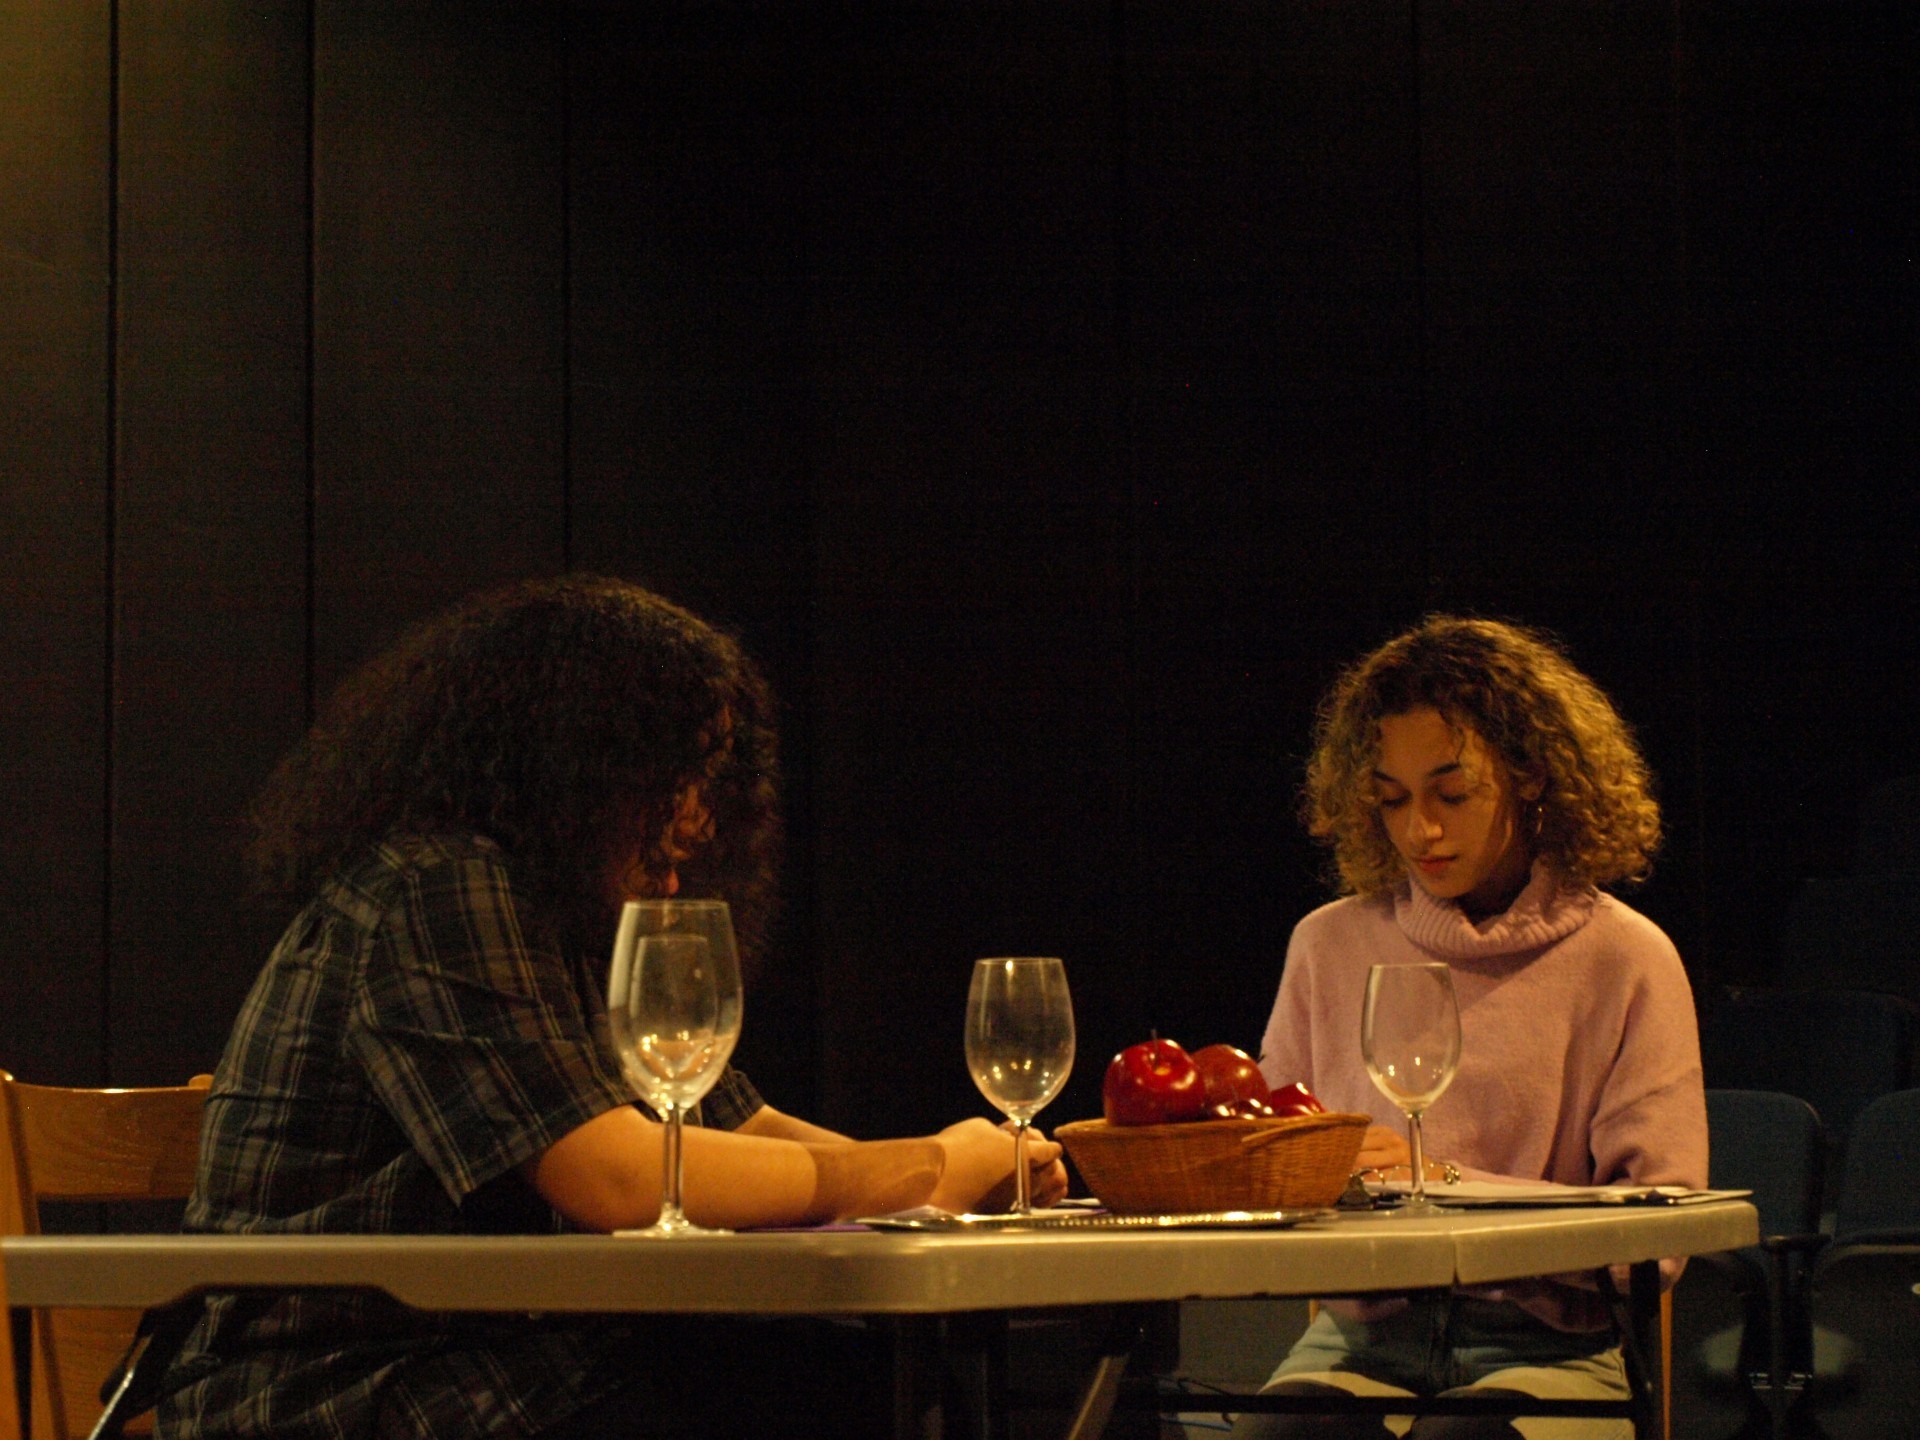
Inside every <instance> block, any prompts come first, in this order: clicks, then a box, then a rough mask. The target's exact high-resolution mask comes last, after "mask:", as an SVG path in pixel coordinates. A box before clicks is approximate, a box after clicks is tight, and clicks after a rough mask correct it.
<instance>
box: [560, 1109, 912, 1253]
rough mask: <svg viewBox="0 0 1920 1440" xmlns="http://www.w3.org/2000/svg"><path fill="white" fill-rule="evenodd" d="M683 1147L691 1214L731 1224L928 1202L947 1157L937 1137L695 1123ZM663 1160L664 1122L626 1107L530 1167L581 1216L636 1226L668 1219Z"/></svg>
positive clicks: (564, 1209) (601, 1223) (596, 1224)
mask: <svg viewBox="0 0 1920 1440" xmlns="http://www.w3.org/2000/svg"><path fill="white" fill-rule="evenodd" d="M808 1128H809V1129H811V1128H813V1127H808ZM821 1133H823V1134H828V1135H831V1134H832V1132H821ZM682 1155H683V1160H682V1170H683V1174H684V1177H685V1180H684V1190H683V1196H682V1205H683V1208H684V1209H685V1210H686V1213H687V1218H688V1219H690V1220H692V1221H693V1222H694V1224H696V1225H714V1226H721V1227H724V1228H727V1229H743V1228H747V1227H752V1226H760V1225H807V1224H819V1223H822V1222H825V1221H829V1220H838V1219H843V1218H845V1217H847V1216H849V1215H857V1214H878V1213H883V1212H885V1211H888V1210H899V1209H906V1208H908V1207H911V1206H914V1205H919V1204H922V1203H923V1202H925V1201H926V1200H927V1198H928V1197H929V1196H930V1195H931V1194H932V1193H933V1191H934V1187H935V1186H936V1185H937V1184H938V1183H939V1180H940V1177H941V1174H942V1172H943V1170H944V1168H945V1163H946V1152H945V1150H944V1149H943V1148H942V1146H941V1145H940V1143H939V1142H937V1141H935V1140H931V1139H924V1140H881V1141H868V1142H855V1141H849V1140H845V1139H843V1138H842V1137H839V1136H833V1143H828V1144H817V1145H816V1144H805V1143H801V1142H799V1141H797V1140H791V1139H785V1138H780V1137H778V1136H775V1135H756V1134H753V1133H752V1132H751V1130H750V1129H749V1130H746V1132H745V1133H742V1132H741V1131H728V1130H709V1129H706V1128H704V1127H701V1126H693V1125H690V1126H688V1127H687V1128H686V1129H685V1131H684V1132H683V1151H682ZM663 1165H664V1156H663V1145H662V1135H661V1128H660V1126H659V1125H658V1124H657V1123H656V1122H654V1121H652V1120H649V1119H647V1118H646V1117H644V1116H643V1115H641V1114H640V1112H639V1111H637V1110H635V1109H633V1108H632V1107H631V1106H625V1105H623V1106H621V1107H619V1108H618V1109H615V1110H609V1111H607V1112H605V1113H604V1114H602V1115H598V1116H596V1117H595V1118H594V1119H592V1120H589V1121H588V1122H587V1123H586V1124H584V1125H582V1126H580V1127H579V1128H578V1129H576V1130H574V1131H572V1132H571V1133H570V1134H568V1135H565V1136H563V1137H562V1138H561V1139H559V1140H558V1141H556V1142H555V1143H554V1144H553V1145H551V1146H549V1147H548V1148H547V1150H546V1151H545V1152H543V1153H542V1154H541V1155H539V1156H538V1157H536V1158H535V1159H534V1160H532V1161H529V1162H528V1163H527V1165H526V1166H524V1167H523V1171H522V1173H523V1174H525V1175H526V1177H527V1179H528V1180H529V1181H530V1182H531V1183H532V1185H533V1187H534V1188H535V1189H536V1190H538V1191H539V1192H540V1194H541V1196H542V1197H544V1198H545V1200H546V1201H547V1203H548V1204H550V1205H552V1206H553V1207H554V1209H556V1210H558V1211H559V1212H560V1213H561V1214H562V1215H564V1216H565V1217H566V1218H567V1219H568V1220H570V1221H572V1222H573V1223H574V1224H576V1225H579V1226H581V1227H583V1228H585V1229H589V1230H628V1229H635V1228H638V1227H641V1226H645V1225H651V1224H652V1223H653V1221H654V1220H655V1219H656V1218H657V1217H658V1215H659V1212H660V1192H661V1175H662V1167H663Z"/></svg>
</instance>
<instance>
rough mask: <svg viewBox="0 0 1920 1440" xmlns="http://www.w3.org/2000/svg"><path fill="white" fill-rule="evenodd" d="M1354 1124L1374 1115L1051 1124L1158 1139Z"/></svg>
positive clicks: (1079, 1132) (1065, 1131)
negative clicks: (1138, 1123)
mask: <svg viewBox="0 0 1920 1440" xmlns="http://www.w3.org/2000/svg"><path fill="white" fill-rule="evenodd" d="M1353 1124H1361V1125H1371V1124H1373V1117H1372V1116H1371V1115H1362V1114H1359V1113H1357V1112H1354V1111H1349V1110H1327V1111H1324V1112H1320V1113H1316V1114H1313V1115H1273V1116H1265V1115H1258V1116H1246V1117H1243V1118H1235V1119H1232V1120H1181V1121H1178V1122H1176V1123H1175V1124H1171V1125H1115V1124H1113V1123H1112V1122H1110V1121H1108V1120H1104V1119H1094V1120H1069V1121H1067V1122H1066V1123H1065V1124H1063V1125H1056V1126H1054V1127H1053V1131H1052V1134H1054V1135H1055V1136H1060V1135H1073V1136H1083V1135H1111V1136H1127V1135H1139V1136H1143V1137H1144V1136H1153V1137H1155V1138H1160V1137H1164V1136H1168V1135H1218V1134H1222V1133H1232V1132H1234V1131H1243V1132H1251V1131H1255V1130H1277V1129H1280V1128H1282V1127H1286V1128H1289V1129H1295V1130H1315V1129H1319V1128H1320V1127H1322V1126H1327V1125H1341V1126H1344V1125H1353Z"/></svg>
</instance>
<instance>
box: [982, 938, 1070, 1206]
mask: <svg viewBox="0 0 1920 1440" xmlns="http://www.w3.org/2000/svg"><path fill="white" fill-rule="evenodd" d="M967 1069H968V1070H969V1071H971V1072H972V1074H973V1083H974V1084H976V1085H978V1086H979V1087H980V1093H981V1094H982V1095H984V1096H986V1097H987V1099H988V1100H989V1101H990V1102H991V1103H992V1104H993V1105H994V1106H995V1107H996V1108H998V1109H1000V1110H1002V1111H1004V1112H1005V1113H1006V1115H1007V1118H1008V1119H1010V1120H1012V1121H1013V1183H1014V1200H1013V1213H1014V1214H1016V1215H1028V1214H1031V1213H1032V1212H1033V1177H1032V1176H1030V1175H1029V1174H1028V1173H1027V1128H1028V1127H1029V1126H1030V1125H1032V1124H1033V1117H1034V1116H1035V1115H1038V1114H1039V1113H1040V1112H1041V1111H1042V1110H1044V1109H1045V1108H1046V1107H1047V1105H1048V1104H1049V1103H1050V1102H1051V1101H1052V1100H1053V1098H1054V1096H1056V1095H1058V1094H1059V1093H1060V1087H1061V1086H1062V1085H1065V1084H1066V1083H1067V1074H1068V1072H1069V1071H1071V1070H1072V1069H1073V1000H1072V998H1071V997H1070V996H1069V995H1068V994H1067V972H1066V969H1065V967H1063V966H1062V965H1061V963H1060V962H1059V960H1057V959H1054V958H1052V957H1043V956H1015V957H1002V958H999V959H994V960H978V961H975V962H974V966H973V983H972V985H971V986H970V987H969V988H968V991H967Z"/></svg>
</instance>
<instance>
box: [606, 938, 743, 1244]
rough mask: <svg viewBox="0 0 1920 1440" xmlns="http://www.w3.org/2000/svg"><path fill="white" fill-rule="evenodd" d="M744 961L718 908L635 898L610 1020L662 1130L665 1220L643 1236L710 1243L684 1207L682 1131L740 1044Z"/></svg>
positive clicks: (616, 947) (617, 950)
mask: <svg viewBox="0 0 1920 1440" xmlns="http://www.w3.org/2000/svg"><path fill="white" fill-rule="evenodd" d="M740 1010H741V995H740V963H739V958H738V956H737V955H736V953H735V949H734V942H733V921H732V918H731V916H730V915H729V914H728V911H727V907H726V904H725V902H723V901H719V900H630V901H628V902H627V903H626V905H625V906H624V907H623V908H622V909H621V912H620V929H619V932H618V933H617V935H616V936H615V937H614V942H613V966H612V969H611V971H610V972H609V974H608V977H607V1018H608V1022H609V1025H610V1028H611V1029H612V1032H613V1043H614V1049H615V1050H616V1051H617V1052H618V1053H619V1056H620V1065H621V1068H622V1070H624V1071H625V1073H626V1077H627V1079H628V1081H629V1082H630V1083H631V1084H632V1085H633V1087H634V1088H635V1089H636V1090H638V1091H639V1092H640V1096H641V1098H642V1099H644V1100H645V1101H646V1102H647V1103H648V1104H649V1105H651V1106H652V1107H653V1109H654V1111H655V1113H657V1114H658V1115H659V1116H660V1119H661V1121H662V1122H663V1125H662V1129H663V1131H664V1133H665V1141H664V1143H665V1147H666V1150H665V1164H664V1166H663V1167H662V1170H661V1176H660V1190H661V1196H660V1218H659V1219H658V1220H656V1221H655V1222H654V1223H653V1224H652V1225H651V1226H650V1227H648V1228H647V1229H645V1230H641V1231H638V1232H636V1233H638V1234H641V1235H658V1236H667V1235H706V1234H719V1233H724V1232H720V1231H712V1230H705V1229H702V1228H701V1227H700V1226H698V1225H695V1224H693V1222H691V1221H690V1220H688V1219H687V1217H686V1214H685V1212H684V1211H682V1209H681V1208H680V1186H681V1160H680V1141H681V1126H682V1123H683V1121H684V1120H685V1118H686V1113H687V1111H689V1110H691V1109H692V1108H693V1107H694V1106H695V1105H697V1104H699V1103H700V1098H701V1097H702V1096H703V1095H705V1094H706V1093H707V1091H708V1090H710V1089H711V1088H713V1082H714V1081H716V1080H718V1079H719V1078H720V1072H721V1071H722V1070H723V1069H724V1068H725V1067H726V1063H727V1058H728V1057H729V1056H730V1055H732V1054H733V1047H734V1042H735V1041H737V1040H738V1039H739V1038H740Z"/></svg>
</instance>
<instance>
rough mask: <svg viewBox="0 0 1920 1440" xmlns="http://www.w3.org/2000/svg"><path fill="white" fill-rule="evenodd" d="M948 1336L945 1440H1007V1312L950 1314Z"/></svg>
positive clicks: (944, 1397)
mask: <svg viewBox="0 0 1920 1440" xmlns="http://www.w3.org/2000/svg"><path fill="white" fill-rule="evenodd" d="M946 1338H947V1343H946V1352H947V1353H946V1372H947V1387H946V1391H945V1394H944V1395H943V1397H942V1404H941V1407H940V1408H941V1417H942V1420H943V1425H942V1428H941V1440H960V1437H962V1436H965V1437H967V1440H1007V1437H1008V1434H1009V1428H1008V1419H1007V1315H1006V1312H1005V1311H1003V1310H978V1311H968V1312H966V1313H963V1314H959V1315H949V1316H948V1317H947V1320H946Z"/></svg>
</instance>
